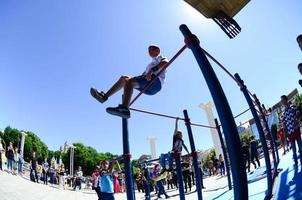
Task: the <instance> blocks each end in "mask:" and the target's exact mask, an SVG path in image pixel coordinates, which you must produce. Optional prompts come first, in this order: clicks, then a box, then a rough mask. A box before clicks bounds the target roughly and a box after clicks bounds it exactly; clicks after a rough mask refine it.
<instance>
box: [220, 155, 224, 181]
mask: <svg viewBox="0 0 302 200" xmlns="http://www.w3.org/2000/svg"><path fill="white" fill-rule="evenodd" d="M219 171H220V175H221V176H222V175H223V176H224V175H225V167H224V159H223V157H222V154H219Z"/></svg>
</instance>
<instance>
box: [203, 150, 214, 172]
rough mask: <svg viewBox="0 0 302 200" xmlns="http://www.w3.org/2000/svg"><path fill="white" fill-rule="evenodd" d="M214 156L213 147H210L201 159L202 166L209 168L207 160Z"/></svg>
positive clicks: (212, 158)
mask: <svg viewBox="0 0 302 200" xmlns="http://www.w3.org/2000/svg"><path fill="white" fill-rule="evenodd" d="M215 158H216V152H215V148H212V149H210V151H209V153H208V154H207V155H206V156H205V159H204V160H203V166H204V167H206V168H209V160H212V161H214V159H215Z"/></svg>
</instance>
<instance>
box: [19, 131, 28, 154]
mask: <svg viewBox="0 0 302 200" xmlns="http://www.w3.org/2000/svg"><path fill="white" fill-rule="evenodd" d="M21 135H22V138H21V146H20V155H21V157H22V158H24V143H25V136H26V135H27V134H26V133H25V132H24V131H21Z"/></svg>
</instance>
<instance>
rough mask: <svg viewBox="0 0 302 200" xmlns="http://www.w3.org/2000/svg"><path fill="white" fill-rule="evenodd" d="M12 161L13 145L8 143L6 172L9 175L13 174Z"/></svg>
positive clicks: (13, 155)
mask: <svg viewBox="0 0 302 200" xmlns="http://www.w3.org/2000/svg"><path fill="white" fill-rule="evenodd" d="M14 159H15V150H14V147H13V143H12V142H9V146H8V148H7V171H8V172H9V173H12V172H13V164H14Z"/></svg>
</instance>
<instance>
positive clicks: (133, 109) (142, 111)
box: [129, 108, 216, 129]
mask: <svg viewBox="0 0 302 200" xmlns="http://www.w3.org/2000/svg"><path fill="white" fill-rule="evenodd" d="M129 109H130V110H132V111H136V112H141V113H146V114H150V115H156V116H160V117H166V118H171V119H179V120H183V121H185V119H184V118H180V117H176V116H172V115H165V114H161V113H156V112H150V111H146V110H140V109H136V108H129ZM190 125H192V126H199V127H202V128H213V129H216V127H213V126H208V125H203V124H195V123H190Z"/></svg>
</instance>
